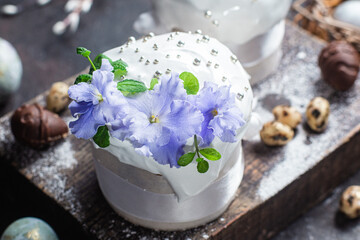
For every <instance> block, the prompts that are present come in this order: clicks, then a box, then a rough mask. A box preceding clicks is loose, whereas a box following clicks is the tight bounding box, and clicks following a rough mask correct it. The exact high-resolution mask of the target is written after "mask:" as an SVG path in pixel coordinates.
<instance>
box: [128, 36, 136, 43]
mask: <svg viewBox="0 0 360 240" xmlns="http://www.w3.org/2000/svg"><path fill="white" fill-rule="evenodd" d="M135 41H136V38H135V37H133V36H131V37H129V38H128V43H132V42H135Z"/></svg>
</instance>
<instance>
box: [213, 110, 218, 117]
mask: <svg viewBox="0 0 360 240" xmlns="http://www.w3.org/2000/svg"><path fill="white" fill-rule="evenodd" d="M211 114H212V115H213V116H214V117H215V116H217V115H218V114H219V113H218V111H217V110H216V109H214V110H212V111H211Z"/></svg>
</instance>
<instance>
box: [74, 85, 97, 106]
mask: <svg viewBox="0 0 360 240" xmlns="http://www.w3.org/2000/svg"><path fill="white" fill-rule="evenodd" d="M99 94H100V92H99V91H98V89H97V88H96V87H95V86H94V85H92V84H88V83H84V82H81V83H79V84H76V85H73V86H71V87H69V97H70V98H71V99H73V100H75V101H77V102H92V104H93V105H95V104H98V103H99Z"/></svg>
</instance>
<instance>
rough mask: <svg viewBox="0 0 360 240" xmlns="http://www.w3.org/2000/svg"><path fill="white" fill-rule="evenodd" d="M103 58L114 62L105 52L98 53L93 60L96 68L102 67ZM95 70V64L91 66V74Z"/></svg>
mask: <svg viewBox="0 0 360 240" xmlns="http://www.w3.org/2000/svg"><path fill="white" fill-rule="evenodd" d="M103 58H105V59H107V60H109V62H110V64H112V60H111V59H110V58H109V57H107V56H105V55H104V54H99V55H97V56H96V57H95V58H94V61H93V63H94V66H95V68H96V69H100V68H101V63H102V59H103ZM93 71H95V69H94V68H93V66H91V67H90V71H89V74H92V73H93Z"/></svg>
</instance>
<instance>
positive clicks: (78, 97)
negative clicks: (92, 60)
mask: <svg viewBox="0 0 360 240" xmlns="http://www.w3.org/2000/svg"><path fill="white" fill-rule="evenodd" d="M112 69H113V68H112V66H111V64H110V63H109V61H108V60H107V59H103V60H102V64H101V68H100V69H99V70H96V71H94V72H93V77H92V80H91V83H90V84H89V83H84V82H82V83H79V84H77V85H74V86H71V87H70V88H69V97H70V98H71V99H73V100H74V101H72V103H71V104H70V105H69V109H70V111H71V114H72V116H73V117H77V120H75V121H72V122H70V123H69V127H70V130H71V133H72V134H74V135H75V136H76V137H78V138H84V139H89V138H91V137H93V136H94V135H95V134H96V131H97V129H98V127H100V126H103V125H105V124H106V123H108V122H110V121H114V119H115V117H116V114H118V115H119V114H126V111H125V110H126V108H125V106H126V105H125V104H126V99H125V97H124V96H123V95H122V93H121V92H120V91H119V90H117V88H116V82H114V81H113V80H114V74H113V73H112V72H111V71H112ZM117 117H119V116H117Z"/></svg>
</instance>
